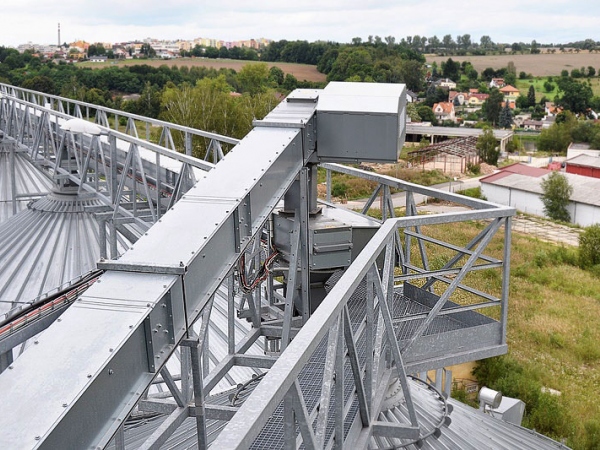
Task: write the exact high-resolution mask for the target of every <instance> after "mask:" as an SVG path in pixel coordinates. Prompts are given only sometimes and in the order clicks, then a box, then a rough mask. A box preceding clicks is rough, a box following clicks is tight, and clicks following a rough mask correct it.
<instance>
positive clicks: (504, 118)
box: [498, 102, 513, 128]
mask: <svg viewBox="0 0 600 450" xmlns="http://www.w3.org/2000/svg"><path fill="white" fill-rule="evenodd" d="M512 124H513V115H512V111H511V109H510V104H509V102H505V103H504V107H503V108H502V110H501V111H500V118H499V119H498V126H499V127H500V128H510V127H511V125H512Z"/></svg>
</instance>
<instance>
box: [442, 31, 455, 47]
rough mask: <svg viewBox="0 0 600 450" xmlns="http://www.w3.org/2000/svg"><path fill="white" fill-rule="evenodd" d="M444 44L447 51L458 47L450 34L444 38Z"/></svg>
mask: <svg viewBox="0 0 600 450" xmlns="http://www.w3.org/2000/svg"><path fill="white" fill-rule="evenodd" d="M442 43H443V44H444V47H445V48H446V50H448V49H452V48H454V47H456V43H455V42H454V39H452V36H451V35H449V34H447V35H445V36H444V37H443V38H442Z"/></svg>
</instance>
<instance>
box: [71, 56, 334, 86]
mask: <svg viewBox="0 0 600 450" xmlns="http://www.w3.org/2000/svg"><path fill="white" fill-rule="evenodd" d="M256 63H257V61H240V60H236V59H207V58H177V59H128V60H125V61H122V60H118V61H117V60H115V61H107V62H105V63H93V62H82V63H78V64H77V66H78V67H92V68H98V69H99V68H102V67H109V66H113V65H116V66H132V65H139V64H147V65H149V66H152V67H159V66H163V65H166V66H169V67H171V66H177V67H183V66H187V67H194V66H196V67H212V68H215V69H221V68H224V69H234V70H235V71H239V70H240V69H241V68H242V67H244V66H245V65H247V64H256ZM266 64H268V65H269V67H271V66H277V67H279V68H280V69H281V70H283V72H284V73H289V74H292V75H294V76H295V77H296V78H297V79H298V80H299V81H305V80H306V81H319V82H322V81H326V75H325V74H322V73H320V72H319V71H318V70H317V67H316V66H310V65H308V64H293V63H282V62H268V63H266Z"/></svg>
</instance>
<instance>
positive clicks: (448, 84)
mask: <svg viewBox="0 0 600 450" xmlns="http://www.w3.org/2000/svg"><path fill="white" fill-rule="evenodd" d="M434 85H435V86H438V87H441V88H446V89H456V83H455V82H454V81H452V80H451V79H450V78H442V79H441V80H437V81H435V82H434Z"/></svg>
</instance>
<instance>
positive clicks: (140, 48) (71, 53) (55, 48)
mask: <svg viewBox="0 0 600 450" xmlns="http://www.w3.org/2000/svg"><path fill="white" fill-rule="evenodd" d="M59 39H60V34H59ZM59 42H60V40H59ZM270 42H272V40H271V39H265V38H259V39H248V40H243V41H224V40H218V39H212V38H203V37H199V38H196V39H192V40H180V39H178V40H161V39H153V38H146V39H142V40H134V41H128V42H115V43H113V42H95V43H89V42H86V41H85V40H77V41H74V42H71V43H67V42H64V43H62V44H58V43H57V44H36V43H33V42H28V43H26V44H21V45H19V46H17V47H16V48H17V50H18V51H19V52H20V53H23V52H25V51H29V52H31V53H33V54H36V55H38V56H44V57H45V58H49V59H67V60H72V61H75V60H80V59H90V60H91V61H97V62H101V61H105V60H107V59H132V58H135V57H138V56H140V55H146V56H153V57H157V58H163V59H171V58H177V57H180V56H198V55H193V52H194V49H197V51H198V49H202V50H201V51H202V52H205V51H206V49H221V48H225V49H227V50H231V49H234V48H239V49H252V50H256V51H257V50H260V49H261V48H263V47H266V46H267V45H269V43H270ZM150 52H151V55H148V53H150Z"/></svg>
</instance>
